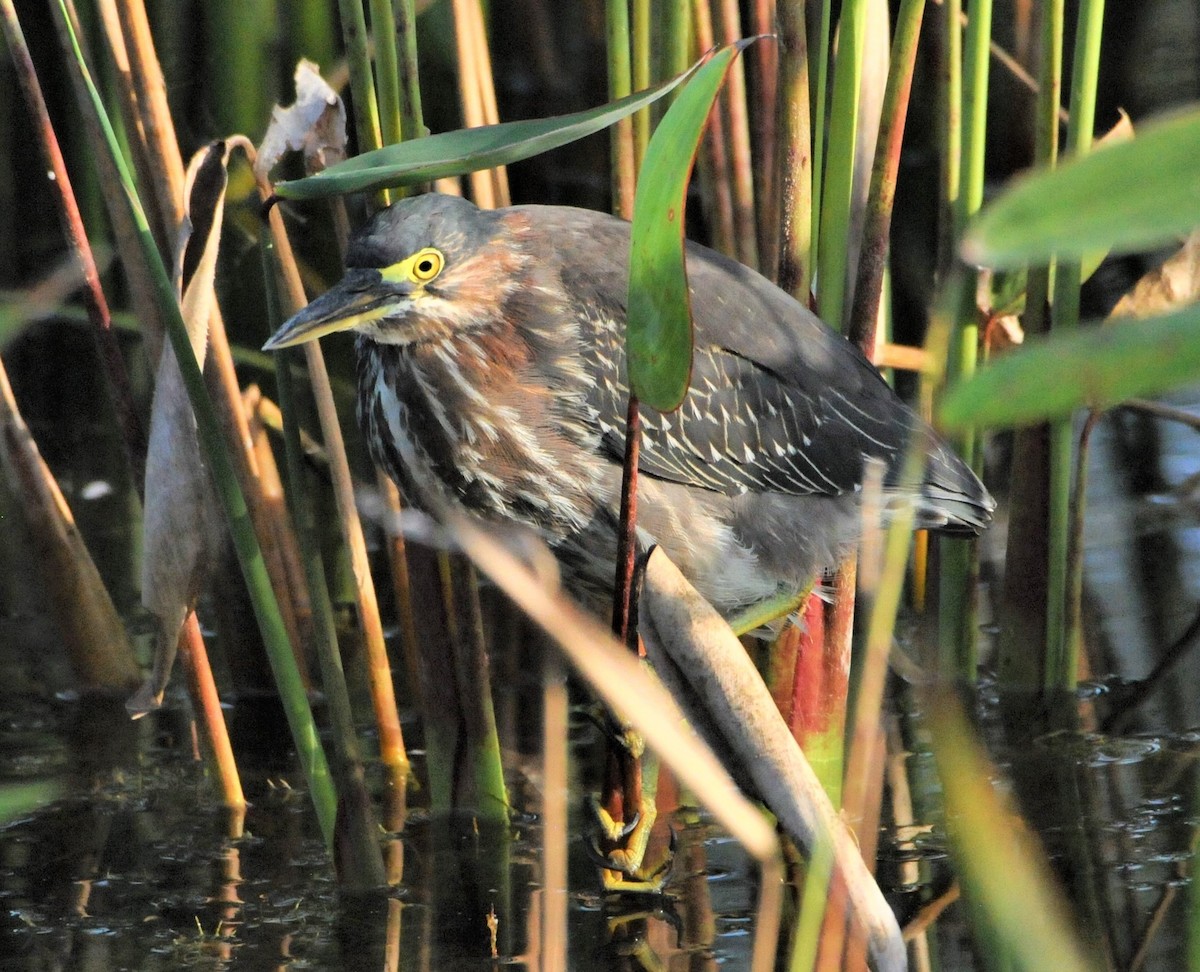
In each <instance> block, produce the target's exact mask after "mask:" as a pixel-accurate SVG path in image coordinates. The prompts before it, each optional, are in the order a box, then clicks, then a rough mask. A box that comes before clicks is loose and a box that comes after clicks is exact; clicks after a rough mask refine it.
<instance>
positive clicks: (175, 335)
mask: <svg viewBox="0 0 1200 972" xmlns="http://www.w3.org/2000/svg"><path fill="white" fill-rule="evenodd" d="M59 6H60V9H62V12H63V17H64V19H65V20H66V22H67V32H68V35H69V37H70V40H71V45H72V48H73V52H74V55H75V59H76V61H77V62H78V64H79V70H80V72H81V73H82V75H83V81H84V84H85V85H86V87H87V90H88V95H89V97H90V98H91V100H92V104H93V108H94V109H95V112H96V115H97V116H98V118H99V121H100V124H101V127H102V129H103V131H104V136H105V140H106V142H107V144H108V149H109V152H110V153H111V154H112V157H113V160H114V162H115V163H116V166H117V171H118V173H119V175H120V179H121V185H122V188H123V189H124V192H125V199H126V202H127V204H128V208H129V213H130V216H131V217H132V219H133V222H134V226H135V227H136V230H137V235H138V240H139V242H140V243H141V247H142V254H143V257H144V258H145V262H146V265H147V266H148V267H149V269H150V273H151V276H152V280H153V284H154V288H155V293H156V295H157V298H158V303H159V306H160V309H161V311H162V313H163V316H164V318H165V320H166V324H167V334H168V336H169V337H170V340H171V345H172V347H173V348H174V349H175V355H176V357H177V358H178V360H179V370H180V372H181V373H182V375H183V381H184V386H185V388H186V389H187V393H188V398H189V400H190V401H191V404H192V410H193V411H194V413H195V416H196V427H197V431H198V433H199V437H200V442H201V444H202V446H203V448H204V453H205V457H206V459H207V462H208V466H209V471H210V473H211V475H212V478H213V485H214V486H215V488H216V492H217V497H218V499H219V500H220V502H221V506H222V508H223V509H224V511H225V517H226V519H227V520H228V522H229V530H230V534H231V536H232V538H233V545H234V549H235V550H236V552H237V556H238V561H239V563H240V564H241V567H242V573H243V574H244V575H245V578H246V586H247V588H248V589H249V592H250V598H251V603H252V604H253V606H254V614H255V617H256V619H257V620H258V626H259V630H260V631H261V632H262V638H263V644H264V645H265V647H266V649H267V657H268V658H269V660H270V662H271V669H272V671H273V672H274V675H275V682H276V684H277V685H278V687H279V694H280V698H281V700H282V702H283V707H284V713H285V714H286V716H287V720H288V725H289V727H290V728H291V731H292V738H293V740H294V742H295V744H296V754H297V757H298V758H299V760H300V765H301V767H302V768H303V770H304V775H305V778H306V779H307V781H308V786H309V791H310V794H311V796H312V800H313V804H314V806H315V808H316V811H317V820H318V822H319V824H320V826H321V833H322V835H323V837H324V838H325V843H326V846H328V847H330V848H332V846H333V830H334V818H335V816H336V809H337V794H336V792H335V791H334V787H333V780H332V778H331V777H330V775H329V765H328V763H327V762H326V759H325V751H324V750H323V749H322V748H321V741H320V739H319V738H318V736H317V727H316V724H315V723H314V721H313V716H312V710H311V709H310V708H309V705H308V697H307V695H306V694H305V691H304V683H303V681H302V679H301V678H300V671H299V669H298V668H297V667H296V659H295V656H294V655H293V654H292V648H291V645H290V643H289V642H288V637H287V631H286V630H285V628H284V625H283V617H282V616H281V615H280V613H279V604H278V602H277V601H276V600H275V593H274V591H273V590H272V589H271V583H270V579H269V578H268V577H267V571H266V566H265V565H264V563H263V556H262V551H261V550H260V549H259V546H258V539H257V537H256V536H255V535H254V527H253V524H252V523H251V520H250V513H249V511H248V510H247V508H246V499H245V497H244V496H243V495H242V490H241V487H240V486H239V485H238V481H237V477H236V476H235V475H234V471H233V462H232V460H231V459H230V457H229V453H228V451H227V450H226V448H225V438H224V435H223V433H222V432H221V427H220V423H219V422H218V419H217V413H216V409H215V408H214V407H213V403H212V399H211V398H209V396H208V390H207V388H206V387H205V385H204V376H203V375H202V374H201V373H200V367H199V365H198V363H197V361H196V356H195V354H193V352H192V345H191V342H190V340H189V339H188V334H187V328H186V326H185V325H184V323H183V317H182V315H181V314H180V311H179V304H178V302H177V301H176V297H175V288H174V287H173V285H172V283H171V278H170V276H169V274H168V273H167V268H166V267H165V266H164V265H163V262H162V258H161V257H160V256H159V254H158V250H157V248H156V247H155V245H154V238H153V236H152V235H151V233H150V225H149V221H148V220H147V218H146V213H145V210H143V209H142V204H141V200H140V199H139V198H138V195H137V189H136V188H135V186H134V182H133V177H132V175H131V173H130V171H129V167H128V165H127V164H126V162H125V159H124V158H123V157H122V156H121V154H120V149H119V146H118V144H117V139H116V134H115V133H114V132H113V128H112V125H111V124H110V122H109V119H108V113H107V112H106V111H105V109H104V104H103V102H102V101H101V98H100V93H99V91H97V90H96V85H95V83H94V82H93V81H92V77H91V74H90V72H89V71H88V68H87V63H86V61H85V60H84V57H83V51H82V49H81V48H80V45H79V38H78V37H77V36H76V34H75V30H74V27H73V26H72V25H71V22H70V16H69V15H68V13H67V10H66V4H65V2H64V0H59Z"/></svg>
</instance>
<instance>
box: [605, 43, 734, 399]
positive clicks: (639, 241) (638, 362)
mask: <svg viewBox="0 0 1200 972" xmlns="http://www.w3.org/2000/svg"><path fill="white" fill-rule="evenodd" d="M755 40H757V38H749V39H748V40H742V41H739V42H738V43H737V44H734V45H731V46H729V47H724V48H722V49H721V50H719V51H718V52H717V53H716V54H714V55H713V57H712V59H711V60H710V61H709V62H708V63H707V64H705V65H704V66H703V67H701V68H700V69H699V71H698V72H697V73H696V76H695V78H693V79H692V80H691V81H690V82H688V85H687V87H685V88H684V89H683V91H681V92H680V93H679V97H677V98H676V99H675V102H674V104H672V105H671V107H670V109H669V110H668V111H667V113H666V114H665V115H664V116H663V119H662V121H661V122H659V124H658V127H657V128H656V129H655V130H654V137H653V138H651V139H650V145H649V146H648V147H647V149H646V157H645V159H644V160H643V162H642V171H641V173H640V174H639V175H638V186H637V195H636V196H634V200H633V229H632V234H631V237H630V243H629V304H628V308H629V310H628V319H629V323H628V327H627V330H626V333H625V344H626V352H627V355H628V359H629V387H630V388H631V389H632V390H633V393H634V394H635V395H637V397H638V398H639V399H640V400H641V401H642V402H644V403H645V404H647V405H650V406H651V407H653V408H656V409H658V410H659V411H660V412H670V411H672V410H674V409H676V408H678V407H679V405H680V403H681V402H682V401H683V396H684V395H686V394H687V389H688V380H689V379H690V378H691V373H692V309H691V300H690V299H689V296H688V283H687V272H686V270H685V268H684V259H683V253H684V249H683V209H684V204H685V195H686V193H687V185H688V178H689V177H690V176H691V173H692V164H693V163H694V162H695V159H696V149H697V148H698V147H699V145H700V137H701V136H702V135H703V133H704V125H705V122H706V121H707V120H708V113H709V111H710V110H711V108H712V105H713V101H714V99H715V98H716V97H717V92H718V91H719V90H720V89H721V84H722V82H723V81H724V80H725V74H726V72H727V71H728V70H729V66H730V65H731V64H732V63H733V59H734V58H735V57H737V56H738V54H740V53H741V52H742V50H743V49H744V48H745V47H747V46H748V45H749V44H751V43H753V42H754V41H755Z"/></svg>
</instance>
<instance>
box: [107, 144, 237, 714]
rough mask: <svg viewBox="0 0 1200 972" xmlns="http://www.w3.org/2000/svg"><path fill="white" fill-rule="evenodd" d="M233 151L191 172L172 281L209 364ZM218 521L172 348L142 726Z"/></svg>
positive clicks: (152, 460) (160, 405) (163, 404)
mask: <svg viewBox="0 0 1200 972" xmlns="http://www.w3.org/2000/svg"><path fill="white" fill-rule="evenodd" d="M228 159H229V150H228V147H227V145H226V144H225V143H224V142H214V143H213V144H212V145H210V146H208V147H207V148H205V149H203V150H201V151H200V152H198V153H197V154H196V156H195V157H194V158H193V159H192V162H191V164H190V165H189V166H188V174H187V182H186V186H185V217H184V224H183V226H182V227H181V228H180V240H179V247H178V255H177V257H176V260H175V266H176V279H177V281H178V282H179V283H180V285H181V287H182V297H181V299H180V308H181V311H182V313H183V320H184V324H185V325H186V327H187V332H188V337H189V339H190V341H191V345H192V352H193V353H194V354H195V355H196V360H197V362H198V363H199V364H200V366H201V368H203V366H204V356H205V347H206V344H207V337H208V321H209V316H210V314H211V313H212V310H213V306H214V302H215V299H216V298H215V294H214V291H213V280H214V278H215V276H216V267H217V253H218V250H219V248H220V236H221V223H222V219H223V215H224V207H225V185H226V165H227V163H228ZM221 536H222V533H221V515H220V511H219V509H218V507H217V501H216V496H215V495H214V493H213V488H212V484H211V482H210V480H209V476H208V471H207V469H206V467H205V465H204V461H203V459H202V457H201V455H200V442H199V438H198V436H197V432H196V418H195V415H193V413H192V406H191V402H190V401H189V400H188V396H187V390H186V389H185V387H184V384H183V375H182V374H181V373H180V370H179V362H178V359H177V358H176V357H175V352H174V350H173V348H172V347H171V346H169V345H168V346H166V347H164V348H163V353H162V357H161V358H160V360H159V365H158V376H157V382H156V385H155V391H154V405H153V409H152V411H151V415H150V446H149V451H148V453H147V456H146V500H145V517H144V537H145V540H144V555H143V563H142V604H143V605H144V606H145V607H146V609H147V610H148V611H149V612H150V613H151V614H153V615H154V617H155V618H156V619H157V622H158V627H157V630H156V632H155V639H154V653H153V654H154V667H153V671H152V672H151V674H150V677H149V678H148V679H147V680H146V681H145V683H144V684H143V685H142V687H141V688H139V689H138V691H137V693H136V694H135V695H134V697H133V698H131V699H130V700H129V701H128V702H127V703H126V708H128V709H129V712H130V713H131V714H132V715H133V716H134V718H137V717H138V716H142V715H145V714H146V713H147V712H150V711H152V710H153V709H156V708H157V707H158V706H159V705H161V704H162V694H163V690H164V689H165V688H166V685H167V681H168V679H169V678H170V676H171V668H172V666H173V665H174V662H175V650H176V645H177V643H178V639H179V632H180V629H181V628H182V627H183V622H184V619H185V618H186V617H187V615H188V612H189V611H191V610H192V608H193V607H194V606H195V603H196V598H197V597H198V596H199V594H200V590H201V588H202V587H203V585H204V581H205V578H206V577H207V573H208V570H209V569H210V567H211V565H212V564H213V563H215V560H216V556H217V552H218V548H219V544H220V540H221Z"/></svg>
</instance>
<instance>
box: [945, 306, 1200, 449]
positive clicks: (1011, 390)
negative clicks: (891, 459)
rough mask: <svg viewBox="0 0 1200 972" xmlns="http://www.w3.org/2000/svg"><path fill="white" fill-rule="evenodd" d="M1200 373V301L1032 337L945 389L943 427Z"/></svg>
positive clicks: (1045, 410) (1121, 393)
mask: <svg viewBox="0 0 1200 972" xmlns="http://www.w3.org/2000/svg"><path fill="white" fill-rule="evenodd" d="M1198 378H1200V304H1193V305H1191V306H1189V307H1186V308H1184V309H1183V310H1180V311H1176V312H1174V313H1172V314H1164V315H1163V316H1161V317H1151V318H1145V319H1141V320H1136V321H1135V320H1131V319H1124V320H1122V319H1114V320H1113V322H1112V323H1111V324H1105V325H1104V326H1102V327H1093V328H1085V329H1083V330H1080V331H1074V332H1071V333H1070V334H1066V335H1062V336H1054V337H1050V338H1047V339H1045V340H1042V341H1036V342H1030V344H1029V345H1028V346H1026V347H1024V348H1022V349H1020V350H1019V351H1014V352H1012V353H1011V354H1007V355H1005V356H1004V357H1002V358H1000V359H999V360H997V361H995V362H994V363H992V364H989V365H987V366H986V367H984V368H981V369H980V370H979V371H978V372H976V374H975V375H974V377H972V378H970V379H968V380H967V381H964V382H963V383H962V384H960V385H958V386H956V387H954V388H952V389H950V392H949V393H948V394H947V395H946V398H945V401H944V402H943V403H942V410H941V420H942V423H943V425H944V426H945V427H947V428H951V429H955V428H965V427H967V426H972V425H978V426H1005V425H1028V424H1030V423H1033V422H1039V421H1042V420H1044V419H1054V418H1062V417H1065V416H1067V415H1070V414H1071V412H1072V411H1073V410H1074V409H1076V408H1080V407H1083V406H1090V407H1097V408H1107V407H1109V406H1112V405H1117V404H1119V403H1120V402H1123V401H1124V400H1125V399H1127V398H1136V397H1139V396H1144V395H1155V394H1158V393H1160V392H1163V391H1166V390H1167V389H1169V388H1174V387H1176V386H1177V385H1182V384H1185V383H1187V382H1189V381H1195V380H1196V379H1198Z"/></svg>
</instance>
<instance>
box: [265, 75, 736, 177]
mask: <svg viewBox="0 0 1200 972" xmlns="http://www.w3.org/2000/svg"><path fill="white" fill-rule="evenodd" d="M717 56H719V54H718V55H717ZM701 63H703V60H702V61H701V62H698V63H697V64H695V65H693V66H692V67H690V68H689V69H688V70H687V71H685V72H683V74H679V75H676V76H675V77H673V78H671V79H670V80H668V81H664V82H663V83H662V84H658V85H655V86H654V87H652V88H647V89H646V90H644V91H638V92H636V93H634V94H631V95H628V96H627V97H625V98H620V99H618V100H617V101H613V102H610V103H609V104H606V105H600V106H599V107H597V108H589V109H588V110H587V111H577V112H575V113H573V114H570V115H555V116H553V117H551V118H535V119H530V120H527V121H514V122H502V123H501V124H499V125H484V126H482V127H480V128H460V129H457V130H455V131H452V132H442V133H440V134H438V135H430V136H429V137H427V138H415V139H412V140H410V141H407V142H400V143H398V144H396V145H387V146H384V147H383V148H381V149H376V150H375V151H373V152H364V153H363V154H362V155H356V156H355V157H354V158H352V159H347V160H346V161H345V162H339V163H338V164H337V165H331V166H330V167H329V168H328V169H326V170H325V171H324V172H320V173H318V174H316V175H312V176H308V177H307V178H304V179H293V180H291V181H290V182H280V183H278V184H277V185H276V186H275V193H276V195H279V196H282V197H283V198H285V199H319V198H323V197H325V196H337V195H341V194H343V193H347V192H375V191H377V190H380V189H390V188H393V187H395V186H411V185H415V184H417V183H421V182H430V181H432V180H434V179H441V178H444V177H446V176H459V175H465V174H466V173H468V172H476V171H478V170H480V169H491V168H493V167H495V166H498V165H508V164H509V163H510V162H519V161H520V160H521V159H527V158H529V157H530V156H532V155H537V154H539V153H540V152H548V151H550V150H551V149H555V148H558V147H559V146H561V145H566V144H568V143H569V142H574V141H577V140H578V139H581V138H584V137H585V136H588V135H592V134H594V133H596V132H598V131H601V130H602V129H604V128H607V127H608V126H609V125H611V124H613V123H614V122H618V121H620V120H621V119H622V118H624V117H626V116H627V115H631V114H633V113H634V112H635V111H637V110H638V109H640V108H644V107H646V106H647V105H649V104H651V103H652V102H655V101H657V100H658V99H659V98H661V97H662V96H663V95H665V94H667V93H668V92H670V91H672V90H673V89H674V88H676V87H678V86H679V85H680V84H682V83H683V82H684V81H686V80H687V79H688V78H689V77H691V76H692V75H693V74H694V73H695V72H696V71H697V70H698V69H699V65H700V64H701Z"/></svg>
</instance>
